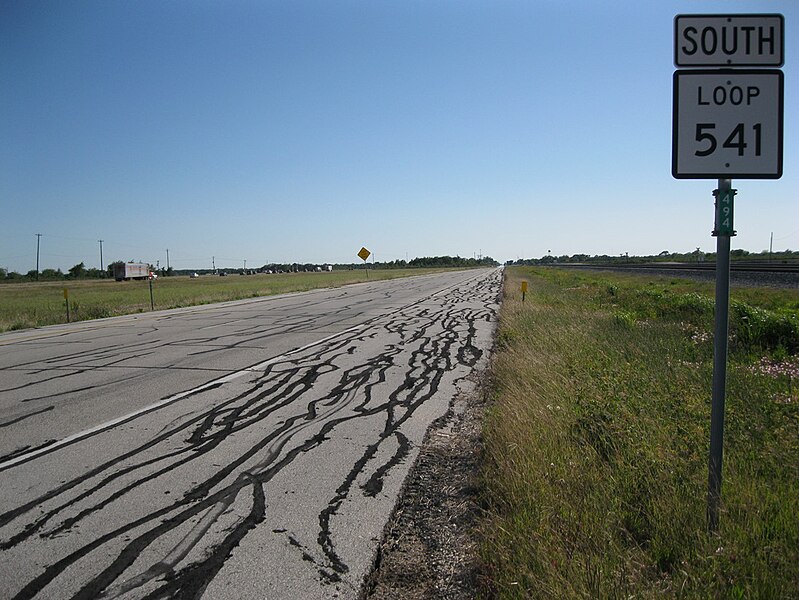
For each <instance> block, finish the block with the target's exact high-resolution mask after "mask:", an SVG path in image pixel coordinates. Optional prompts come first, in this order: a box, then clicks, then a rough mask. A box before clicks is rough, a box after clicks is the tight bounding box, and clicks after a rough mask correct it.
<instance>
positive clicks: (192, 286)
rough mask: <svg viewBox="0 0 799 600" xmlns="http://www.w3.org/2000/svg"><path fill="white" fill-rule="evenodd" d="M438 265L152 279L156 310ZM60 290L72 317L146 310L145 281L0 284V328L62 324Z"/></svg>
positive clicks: (389, 276) (412, 272)
mask: <svg viewBox="0 0 799 600" xmlns="http://www.w3.org/2000/svg"><path fill="white" fill-rule="evenodd" d="M440 271H442V269H393V270H370V271H369V279H367V278H366V273H365V272H364V271H360V270H359V271H333V272H329V273H282V274H275V275H248V276H241V275H229V276H227V277H217V276H213V275H206V276H202V277H199V278H196V279H191V278H189V277H159V278H158V279H157V280H155V281H154V282H153V296H154V299H155V308H156V310H158V309H165V308H178V307H181V306H194V305H198V304H210V303H213V302H224V301H227V300H241V299H244V298H256V297H259V296H271V295H274V294H283V293H288V292H303V291H307V290H311V289H316V288H324V287H339V286H342V285H348V284H351V283H358V282H364V281H375V280H382V279H395V278H398V277H409V276H412V275H424V274H426V273H432V272H440ZM64 288H67V289H68V290H69V302H70V313H71V314H70V317H71V320H72V321H80V320H88V319H97V318H102V317H111V316H116V315H124V314H131V313H136V312H145V311H149V310H150V291H149V285H148V282H147V281H121V282H117V281H114V280H82V281H81V280H76V281H59V282H38V283H18V284H2V285H0V331H9V330H16V329H26V328H29V327H41V326H44V325H53V324H56V323H65V322H66V306H65V303H64V295H63V291H64Z"/></svg>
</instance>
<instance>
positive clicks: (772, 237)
mask: <svg viewBox="0 0 799 600" xmlns="http://www.w3.org/2000/svg"><path fill="white" fill-rule="evenodd" d="M773 244H774V232H773V231H772V232H771V237H770V238H769V240H768V261H769V262H771V248H772V246H773Z"/></svg>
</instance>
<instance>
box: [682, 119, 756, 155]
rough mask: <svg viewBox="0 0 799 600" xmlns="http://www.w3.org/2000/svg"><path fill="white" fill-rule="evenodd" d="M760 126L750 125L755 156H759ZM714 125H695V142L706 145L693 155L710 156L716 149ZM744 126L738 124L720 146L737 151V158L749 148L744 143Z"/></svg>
mask: <svg viewBox="0 0 799 600" xmlns="http://www.w3.org/2000/svg"><path fill="white" fill-rule="evenodd" d="M762 128H763V126H762V124H760V123H755V124H754V125H752V131H753V134H754V146H755V156H760V139H761V135H762V133H761V132H762ZM715 129H716V124H715V123H697V124H696V141H697V142H699V143H700V144H705V143H706V144H707V145H706V146H705V147H704V148H703V149H700V150H697V151H696V152H695V153H694V154H696V155H697V156H710V155H711V154H713V153H714V152H715V151H716V149H717V148H718V140H717V139H716V135H715ZM746 130H747V129H746V126H745V125H744V124H743V123H738V124H737V125H736V126H735V127H734V128H733V130H732V131H731V132H730V134H729V135H728V136H727V139H725V140H724V142H723V143H722V144H721V147H722V148H729V149H730V150H738V156H743V155H744V150H745V149H746V148H748V147H749V144H747V142H746Z"/></svg>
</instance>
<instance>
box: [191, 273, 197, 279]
mask: <svg viewBox="0 0 799 600" xmlns="http://www.w3.org/2000/svg"><path fill="white" fill-rule="evenodd" d="M189 277H191V278H192V279H197V278H198V277H199V275H198V274H197V273H192V274H191V275H189Z"/></svg>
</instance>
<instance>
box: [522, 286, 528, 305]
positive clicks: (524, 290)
mask: <svg viewBox="0 0 799 600" xmlns="http://www.w3.org/2000/svg"><path fill="white" fill-rule="evenodd" d="M525 294H527V282H526V281H522V302H524V296H525Z"/></svg>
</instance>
